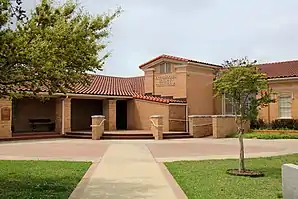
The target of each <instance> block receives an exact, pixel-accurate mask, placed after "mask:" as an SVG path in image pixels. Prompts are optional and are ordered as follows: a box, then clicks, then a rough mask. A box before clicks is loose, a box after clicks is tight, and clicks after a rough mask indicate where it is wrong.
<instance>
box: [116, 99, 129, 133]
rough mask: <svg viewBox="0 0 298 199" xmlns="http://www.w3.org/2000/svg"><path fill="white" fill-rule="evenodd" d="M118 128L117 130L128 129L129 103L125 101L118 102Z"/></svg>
mask: <svg viewBox="0 0 298 199" xmlns="http://www.w3.org/2000/svg"><path fill="white" fill-rule="evenodd" d="M116 127H117V130H126V129H127V101H125V100H117V102H116Z"/></svg>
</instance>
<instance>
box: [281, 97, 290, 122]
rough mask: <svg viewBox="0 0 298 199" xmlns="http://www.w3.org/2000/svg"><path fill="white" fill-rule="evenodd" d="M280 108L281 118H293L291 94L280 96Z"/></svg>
mask: <svg viewBox="0 0 298 199" xmlns="http://www.w3.org/2000/svg"><path fill="white" fill-rule="evenodd" d="M278 108H279V117H280V118H292V113H291V108H292V104H291V97H290V96H280V97H279V103H278Z"/></svg>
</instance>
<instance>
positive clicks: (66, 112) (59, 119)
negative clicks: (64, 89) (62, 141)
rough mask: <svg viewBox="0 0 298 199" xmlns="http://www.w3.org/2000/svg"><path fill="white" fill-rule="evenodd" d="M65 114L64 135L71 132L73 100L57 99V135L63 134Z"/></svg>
mask: <svg viewBox="0 0 298 199" xmlns="http://www.w3.org/2000/svg"><path fill="white" fill-rule="evenodd" d="M63 101H64V102H63ZM63 104H64V106H63ZM63 109H64V110H63ZM63 112H64V113H63ZM63 114H64V133H66V132H71V99H70V98H58V99H56V128H55V129H56V130H55V131H56V132H57V133H63V131H62V126H63V124H62V117H63Z"/></svg>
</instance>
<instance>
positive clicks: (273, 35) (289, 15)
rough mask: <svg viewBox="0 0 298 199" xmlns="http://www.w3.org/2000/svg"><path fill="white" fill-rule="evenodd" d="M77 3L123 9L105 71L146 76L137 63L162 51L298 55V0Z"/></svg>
mask: <svg viewBox="0 0 298 199" xmlns="http://www.w3.org/2000/svg"><path fill="white" fill-rule="evenodd" d="M25 1H27V0H25ZM32 1H37V0H32ZM79 2H81V4H82V5H83V6H84V7H85V9H86V10H88V11H89V12H90V13H92V14H101V13H103V12H106V11H108V10H109V9H112V10H113V9H115V8H116V7H117V6H121V7H122V9H123V10H124V12H123V13H122V14H121V16H120V17H119V18H118V19H117V20H116V21H115V22H114V24H113V25H112V36H111V37H110V42H111V43H110V45H109V48H108V49H109V50H110V51H112V56H111V57H110V58H109V59H108V61H107V63H106V65H105V68H104V71H103V72H101V74H106V75H116V76H136V75H142V74H143V73H142V71H141V70H139V68H138V66H139V65H140V64H142V63H143V62H146V61H148V60H150V59H152V58H154V57H156V56H159V55H161V54H169V55H174V56H180V57H186V58H190V59H195V60H198V61H204V62H210V63H216V64H222V63H223V61H224V60H226V59H230V58H240V57H244V56H248V58H250V59H256V60H258V62H260V63H263V62H274V61H284V60H293V59H298V54H297V52H298V12H297V10H298V1H297V0H283V1H282V0H249V1H243V0H241V1H239V0H183V1H180V0H179V1H178V0H177V1H174V0H150V1H148V0H79ZM27 4H28V2H27ZM28 5H29V4H28Z"/></svg>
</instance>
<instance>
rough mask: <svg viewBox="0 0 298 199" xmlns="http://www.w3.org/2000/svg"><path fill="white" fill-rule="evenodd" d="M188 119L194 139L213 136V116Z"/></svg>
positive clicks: (198, 116)
mask: <svg viewBox="0 0 298 199" xmlns="http://www.w3.org/2000/svg"><path fill="white" fill-rule="evenodd" d="M188 118H189V134H190V135H192V136H193V137H194V138H200V137H205V136H209V135H212V117H211V115H190V116H188Z"/></svg>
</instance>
